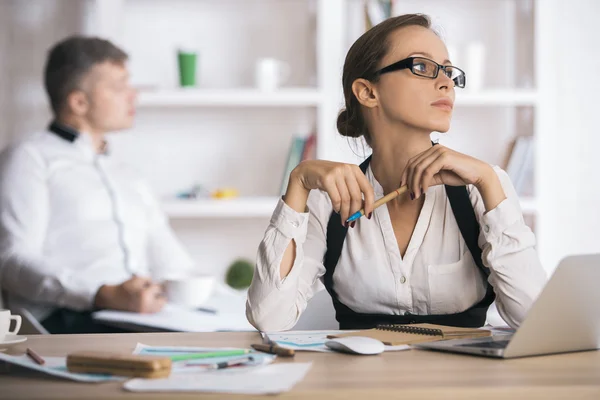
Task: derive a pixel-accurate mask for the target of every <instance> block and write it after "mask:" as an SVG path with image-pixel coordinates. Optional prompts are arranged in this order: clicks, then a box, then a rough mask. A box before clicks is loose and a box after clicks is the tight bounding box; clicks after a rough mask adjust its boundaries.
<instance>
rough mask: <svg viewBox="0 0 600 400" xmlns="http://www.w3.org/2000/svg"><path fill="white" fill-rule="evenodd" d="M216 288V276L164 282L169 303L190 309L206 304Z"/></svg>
mask: <svg viewBox="0 0 600 400" xmlns="http://www.w3.org/2000/svg"><path fill="white" fill-rule="evenodd" d="M214 286H215V277H214V276H190V277H186V278H181V279H168V280H166V281H165V282H164V287H165V291H166V292H167V299H168V301H169V303H172V304H177V305H181V306H184V307H188V308H195V307H200V306H201V305H202V304H204V303H205V302H206V300H207V299H208V298H209V297H210V295H211V294H212V292H213V288H214Z"/></svg>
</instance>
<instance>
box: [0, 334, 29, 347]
mask: <svg viewBox="0 0 600 400" xmlns="http://www.w3.org/2000/svg"><path fill="white" fill-rule="evenodd" d="M26 340H27V336H23V335H6V336H5V337H4V340H0V347H2V346H10V345H11V344H17V343H22V342H24V341H26Z"/></svg>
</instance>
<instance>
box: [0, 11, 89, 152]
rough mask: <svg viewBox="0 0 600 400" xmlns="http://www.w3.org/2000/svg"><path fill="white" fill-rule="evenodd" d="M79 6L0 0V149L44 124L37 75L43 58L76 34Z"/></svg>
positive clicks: (40, 79)
mask: <svg viewBox="0 0 600 400" xmlns="http://www.w3.org/2000/svg"><path fill="white" fill-rule="evenodd" d="M84 5H85V2H79V1H71V0H26V1H22V0H2V1H0V21H1V22H2V23H0V37H1V39H0V50H1V51H2V53H0V59H1V60H2V61H0V65H1V66H0V73H2V72H3V74H2V75H0V79H2V81H3V82H2V83H1V84H0V85H2V86H1V88H2V92H4V94H3V96H6V97H5V103H4V104H3V107H2V108H3V111H2V113H3V114H4V115H3V116H4V118H3V122H2V125H3V128H4V130H3V131H0V134H1V136H0V144H5V143H6V142H8V141H10V140H11V139H13V138H18V137H20V136H21V135H24V134H27V133H31V132H32V131H35V130H39V129H41V128H43V127H45V126H46V125H47V124H48V122H49V119H50V115H51V114H50V112H49V107H48V104H47V102H46V96H45V94H44V88H43V76H42V71H43V68H44V61H45V59H46V53H47V51H48V49H49V48H50V47H51V46H52V45H53V44H54V43H55V42H56V41H58V40H60V39H62V38H64V37H65V36H67V35H69V34H71V33H73V32H78V31H79V30H80V29H81V24H82V16H83V9H84ZM5 90H6V92H5Z"/></svg>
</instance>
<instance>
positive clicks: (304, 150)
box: [280, 134, 317, 195]
mask: <svg viewBox="0 0 600 400" xmlns="http://www.w3.org/2000/svg"><path fill="white" fill-rule="evenodd" d="M316 144H317V137H316V135H315V134H311V135H309V136H306V137H302V136H294V137H293V138H292V144H291V146H290V150H289V152H288V157H287V161H286V164H285V171H284V173H283V180H282V182H281V188H280V193H281V195H284V194H285V191H286V190H287V186H288V182H289V179H290V174H291V173H292V171H293V170H294V168H296V166H298V164H300V163H301V162H302V161H304V160H313V159H314V158H315V150H316Z"/></svg>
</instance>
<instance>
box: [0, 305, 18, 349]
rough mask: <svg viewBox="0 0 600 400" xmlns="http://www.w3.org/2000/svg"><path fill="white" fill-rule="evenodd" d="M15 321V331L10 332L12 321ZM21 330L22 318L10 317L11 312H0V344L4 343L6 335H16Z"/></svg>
mask: <svg viewBox="0 0 600 400" xmlns="http://www.w3.org/2000/svg"><path fill="white" fill-rule="evenodd" d="M11 320H13V321H15V329H13V330H12V331H11V330H10V321H11ZM19 329H21V316H20V315H10V310H0V342H3V341H4V339H5V338H6V335H16V334H17V333H19Z"/></svg>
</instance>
